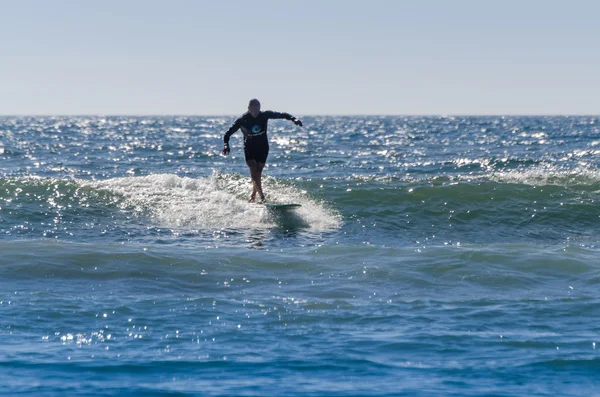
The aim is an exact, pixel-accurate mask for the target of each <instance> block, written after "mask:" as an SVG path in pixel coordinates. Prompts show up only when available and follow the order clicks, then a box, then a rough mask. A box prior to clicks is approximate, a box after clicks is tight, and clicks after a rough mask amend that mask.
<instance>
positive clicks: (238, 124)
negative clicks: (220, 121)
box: [223, 117, 242, 144]
mask: <svg viewBox="0 0 600 397" xmlns="http://www.w3.org/2000/svg"><path fill="white" fill-rule="evenodd" d="M241 126H242V118H241V117H240V118H239V119H237V120H236V121H235V123H233V124H232V125H231V127H229V129H228V130H227V132H226V133H225V136H224V137H223V142H224V143H226V144H228V143H229V137H230V136H231V135H233V134H234V133H235V132H236V131H237V130H239V129H240V127H241Z"/></svg>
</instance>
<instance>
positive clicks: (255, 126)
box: [222, 99, 302, 203]
mask: <svg viewBox="0 0 600 397" xmlns="http://www.w3.org/2000/svg"><path fill="white" fill-rule="evenodd" d="M269 119H286V120H291V121H293V122H294V124H296V125H298V126H300V127H302V121H300V120H299V119H297V118H295V117H294V116H292V115H290V114H289V113H279V112H273V111H271V110H267V111H264V112H261V111H260V102H259V101H258V99H252V100H250V102H249V103H248V112H246V113H244V114H243V115H242V116H241V117H240V118H238V119H237V120H236V121H235V122H234V123H233V125H232V126H231V127H230V128H229V130H227V132H226V133H225V136H224V138H223V141H224V142H225V146H224V147H223V152H222V153H223V155H224V156H227V155H228V154H229V152H230V148H229V137H230V136H231V135H232V134H233V133H235V132H236V131H237V130H239V129H240V128H241V129H242V133H243V134H244V156H245V157H246V165H248V168H249V169H250V178H251V179H252V194H250V200H248V201H249V202H250V203H253V202H254V201H255V199H256V193H258V197H259V199H260V200H259V203H264V202H265V195H264V194H263V190H262V184H261V179H262V170H263V168H264V167H265V163H266V162H267V156H268V155H269V141H268V139H267V121H268V120H269Z"/></svg>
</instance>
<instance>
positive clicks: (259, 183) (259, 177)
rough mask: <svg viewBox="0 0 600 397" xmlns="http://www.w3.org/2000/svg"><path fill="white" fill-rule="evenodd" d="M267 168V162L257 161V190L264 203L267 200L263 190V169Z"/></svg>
mask: <svg viewBox="0 0 600 397" xmlns="http://www.w3.org/2000/svg"><path fill="white" fill-rule="evenodd" d="M263 168H265V163H259V162H256V190H257V191H258V197H260V201H261V202H262V203H264V202H265V195H264V193H263V190H262V171H263Z"/></svg>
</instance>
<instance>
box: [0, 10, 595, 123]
mask: <svg viewBox="0 0 600 397" xmlns="http://www.w3.org/2000/svg"><path fill="white" fill-rule="evenodd" d="M0 9H1V12H2V23H1V24H0V37H2V40H0V54H1V59H2V61H1V62H0V114H190V115H191V114H199V115H206V114H215V115H220V114H228V115H231V114H239V113H242V112H243V111H244V110H245V107H246V104H247V101H248V99H250V98H251V97H257V98H259V99H260V100H261V101H262V103H263V108H269V109H275V110H281V111H288V112H291V113H294V114H298V115H306V114H599V113H600V73H599V72H598V71H599V70H600V51H599V50H598V49H599V48H600V45H599V44H600V22H599V15H600V2H597V1H592V0H589V1H584V0H571V1H566V0H565V1H552V0H550V1H548V0H547V1H541V0H540V1H538V0H529V1H528V0H520V1H517V0H502V1H500V0H498V1H486V0H478V1H474V0H472V1H468V0H455V1H450V0H447V1H442V0H438V1H436V0H413V1H400V0H396V1H393V0H389V1H383V0H369V1H366V0H364V1H353V0H346V1H341V0H340V1H338V0H329V1H328V0H320V1H313V0H303V1H296V0H289V1H283V0H277V1H275V0H273V1H267V0H246V1H226V0H222V1H216V0H211V1H201V0H198V1H191V0H189V1H184V0H169V1H167V0H164V1H157V0H145V1H136V0H129V1H128V0H119V1H114V0H102V1H81V0H53V1H44V0H39V1H34V0H20V1H9V0H0Z"/></svg>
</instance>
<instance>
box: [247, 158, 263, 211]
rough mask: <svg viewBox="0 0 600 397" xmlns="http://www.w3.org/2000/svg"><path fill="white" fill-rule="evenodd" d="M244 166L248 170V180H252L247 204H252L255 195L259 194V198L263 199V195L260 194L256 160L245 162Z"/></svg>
mask: <svg viewBox="0 0 600 397" xmlns="http://www.w3.org/2000/svg"><path fill="white" fill-rule="evenodd" d="M246 165H247V166H248V169H249V170H250V179H251V180H252V193H251V194H250V200H248V201H249V202H254V199H255V198H256V193H257V192H258V193H259V197H260V198H261V199H264V195H263V193H262V186H261V185H260V172H258V164H257V163H256V160H254V159H252V160H246Z"/></svg>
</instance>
